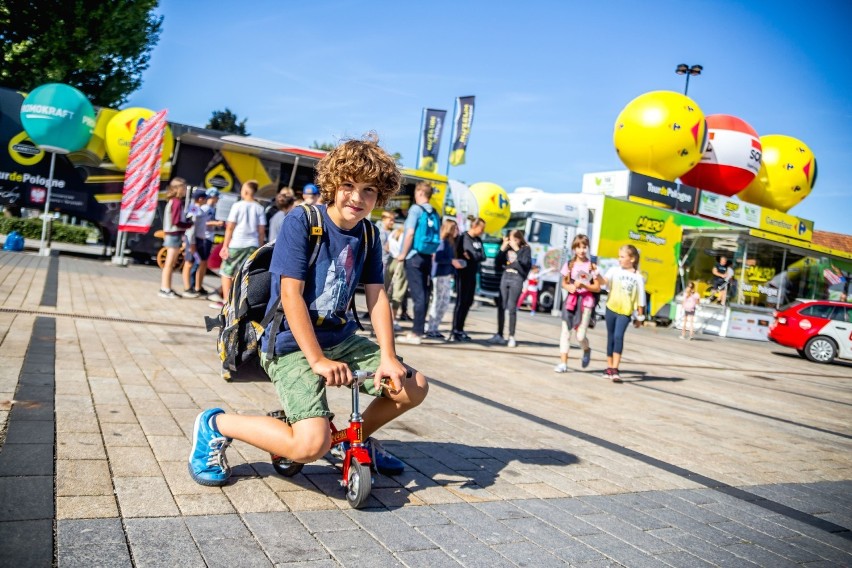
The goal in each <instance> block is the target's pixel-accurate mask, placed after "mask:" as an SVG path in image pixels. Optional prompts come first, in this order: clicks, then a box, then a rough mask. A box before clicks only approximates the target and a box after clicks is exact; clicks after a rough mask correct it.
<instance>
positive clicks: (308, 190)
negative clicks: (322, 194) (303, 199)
mask: <svg viewBox="0 0 852 568" xmlns="http://www.w3.org/2000/svg"><path fill="white" fill-rule="evenodd" d="M318 193H319V188H318V187H317V186H315V185H314V184H312V183H309V184H307V185H306V186H305V187H303V188H302V195H316V194H318Z"/></svg>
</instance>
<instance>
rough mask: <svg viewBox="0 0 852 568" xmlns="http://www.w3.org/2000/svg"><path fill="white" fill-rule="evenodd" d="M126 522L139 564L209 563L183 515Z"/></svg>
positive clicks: (146, 565)
mask: <svg viewBox="0 0 852 568" xmlns="http://www.w3.org/2000/svg"><path fill="white" fill-rule="evenodd" d="M125 523H126V527H127V529H126V530H127V539H128V541H129V543H130V550H131V552H132V553H133V561H134V563H135V564H136V566H138V567H143V566H144V567H159V566H162V567H163V568H170V567H173V566H186V567H195V566H198V567H203V566H205V562H204V559H203V558H202V556H201V552H200V551H199V550H198V546H197V545H196V543H195V541H194V540H193V538H192V535H191V534H190V532H189V529H187V528H186V524H185V523H184V521H183V519H181V518H166V519H127V521H125Z"/></svg>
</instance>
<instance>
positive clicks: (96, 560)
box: [58, 544, 133, 568]
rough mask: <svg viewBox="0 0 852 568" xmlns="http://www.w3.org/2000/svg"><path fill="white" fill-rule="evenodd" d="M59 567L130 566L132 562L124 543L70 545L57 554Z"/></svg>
mask: <svg viewBox="0 0 852 568" xmlns="http://www.w3.org/2000/svg"><path fill="white" fill-rule="evenodd" d="M58 556H59V559H58V565H59V568H94V567H96V566H97V567H103V568H125V567H127V568H130V567H132V566H133V563H132V562H131V560H130V553H129V552H128V551H127V545H126V544H98V545H92V546H72V547H69V548H65V549H63V550H62V551H61V552H60V553H59V554H58Z"/></svg>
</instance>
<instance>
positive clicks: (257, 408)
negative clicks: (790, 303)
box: [0, 253, 852, 568]
mask: <svg viewBox="0 0 852 568" xmlns="http://www.w3.org/2000/svg"><path fill="white" fill-rule="evenodd" d="M176 280H177V278H176ZM158 282H159V271H158V270H157V269H156V268H155V267H147V266H130V267H118V266H114V265H111V264H109V263H105V262H103V261H102V260H93V259H89V258H79V257H74V256H68V255H63V256H52V257H39V256H36V255H33V254H21V253H0V566H16V567H17V566H52V565H58V566H60V567H65V566H69V567H70V566H86V567H89V566H110V567H112V566H300V567H301V566H304V567H317V568H319V567H331V566H365V565H370V566H410V567H416V566H429V567H441V566H459V565H461V566H488V567H489V568H493V567H495V566H565V565H573V566H589V567H592V566H630V567H632V566H689V567H692V566H768V567H775V566H809V567H811V566H813V567H816V566H850V565H852V532H850V529H852V452H851V451H850V449H852V443H851V442H852V422H851V421H850V416H852V413H850V407H852V365H849V364H845V363H837V364H834V365H830V366H821V365H815V364H811V363H809V362H807V361H805V360H803V359H800V358H799V357H798V356H796V355H795V353H791V352H790V351H788V350H786V349H782V348H779V347H777V346H774V345H771V344H766V343H758V342H747V341H738V340H726V339H720V338H716V337H705V336H700V337H699V339H698V340H696V341H693V342H683V341H679V340H678V339H677V337H676V335H677V333H676V332H675V331H674V330H671V329H663V328H650V327H646V328H643V329H640V330H634V329H631V330H629V331H628V334H627V338H626V342H625V345H626V346H625V354H624V363H623V365H622V375H623V377H624V379H625V382H624V383H623V384H621V385H617V384H613V383H610V382H607V381H605V380H604V379H602V378H601V377H600V372H601V370H602V368H603V366H604V356H603V353H602V352H601V348H602V346H603V340H604V330H603V329H601V327H602V326H599V327H598V328H596V329H594V330H592V331H591V332H590V339H591V343H592V348H593V350H594V352H593V356H592V364H591V365H590V367H589V368H588V369H585V370H584V369H581V368H580V366H579V362H578V358H577V355H578V354H579V350H573V351H572V357H571V360H570V363H569V366H570V367H571V369H572V371H571V372H570V373H567V374H555V373H553V371H552V368H553V365H554V364H555V363H556V362H557V356H556V355H557V351H558V331H559V328H558V321H557V320H556V319H555V318H550V317H548V316H543V315H541V314H539V315H538V316H536V317H534V318H533V317H530V315H529V314H528V313H526V312H522V313H521V314H519V317H518V319H519V324H518V334H517V338H518V340H519V345H518V347H517V348H514V349H509V348H506V347H492V346H487V345H486V344H485V343H484V339H486V338H487V337H489V336H490V335H491V334H492V333H493V331H494V325H495V313H494V309H493V307H487V306H479V307H477V308H476V309H475V310H474V311H473V312H472V313H471V316H470V324H469V326H468V327H469V329H468V332H469V333H470V334H471V335H472V336H473V337H474V339H475V340H476V341H474V342H473V343H471V344H442V343H438V342H426V343H424V344H423V345H420V346H409V345H400V346H399V347H398V349H399V352H400V354H402V355H403V356H404V357H405V360H406V361H407V362H409V363H411V364H412V365H414V366H415V367H417V368H419V369H421V370H423V371H424V372H425V373H426V374H427V375H428V376H429V377H430V378H431V389H430V394H429V397H428V398H427V400H426V402H424V404H423V405H422V406H421V407H420V408H418V409H416V410H414V411H412V412H411V413H409V414H407V415H406V416H403V417H402V418H401V419H399V420H398V421H396V422H395V423H393V424H391V425H389V426H388V427H386V428H385V429H384V430H383V431H381V432H380V435H379V437H380V438H381V439H382V440H383V442H384V443H385V446H386V447H387V448H388V449H390V451H392V452H393V453H394V454H395V455H397V456H399V457H400V458H401V459H402V460H403V461H404V462H405V463H406V465H407V467H406V470H405V472H404V473H403V474H402V475H400V476H398V477H394V478H389V477H384V476H376V477H375V479H374V486H373V491H372V494H371V497H370V501H369V503H368V507H367V508H364V509H361V510H352V509H350V508H349V506H348V505H347V503H346V501H345V499H344V496H343V492H342V489H341V488H340V487H339V485H338V483H337V480H338V478H339V473H338V471H337V469H336V468H335V467H334V464H333V463H332V462H330V461H321V462H317V463H314V464H309V465H307V466H306V467H305V468H304V469H303V471H302V472H301V473H300V474H298V475H297V476H295V477H293V478H283V477H280V476H278V475H277V474H275V472H274V471H273V469H272V467H271V465H270V464H269V457H268V455H267V454H264V453H263V452H260V451H258V450H256V449H253V448H251V447H249V446H247V445H245V444H241V443H239V442H235V443H234V444H233V446H232V447H231V448H230V449H229V450H228V458H229V461H230V462H231V464H232V466H234V476H233V478H232V480H231V482H229V484H228V485H226V486H225V487H223V488H209V487H202V486H199V485H196V484H195V483H194V482H192V480H191V479H190V478H189V476H188V474H187V472H186V456H187V455H188V453H189V447H190V440H189V433H190V430H191V428H192V424H193V420H194V418H195V416H196V414H197V413H198V412H199V410H200V409H203V408H208V407H211V406H214V405H216V406H221V407H222V408H224V409H226V411H228V412H240V413H248V414H260V413H265V412H267V411H269V410H272V409H274V408H276V406H277V403H276V396H275V393H274V390H273V388H272V386H271V384H269V383H267V382H259V381H258V382H233V383H226V382H223V381H222V380H221V379H220V376H219V366H218V359H217V357H216V355H215V340H214V337H213V335H212V334H208V333H206V332H205V331H204V327H203V323H202V317H203V316H204V315H211V314H212V312H213V310H211V309H210V308H208V306H207V302H206V301H202V300H167V299H162V298H159V297H158V296H157V289H158V287H159V286H158ZM205 287H207V288H208V289H209V288H212V287H215V278H213V277H212V276H209V277H208V282H207V283H206V284H205ZM330 402H331V404H332V407H333V409H334V410H335V411H336V412H337V414H338V416H341V417H345V416H346V415H347V413H348V392H347V391H345V389H344V390H340V391H337V390H335V391H333V392H331V393H330ZM365 403H366V401H365ZM329 459H330V460H331V459H332V458H329Z"/></svg>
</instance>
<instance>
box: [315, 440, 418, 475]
mask: <svg viewBox="0 0 852 568" xmlns="http://www.w3.org/2000/svg"><path fill="white" fill-rule="evenodd" d="M364 448H365V449H366V450H367V452H369V454H370V461H372V462H373V469H375V470H376V471H378V472H379V473H381V474H382V475H400V474H402V472H403V471H405V464H404V463H403V462H402V461H400V460H399V459H398V458H396V457H395V456H393V455H391V454H389V453H388V452H387V450H385V449H384V447H382V445H381V443H379V441H378V440H376V439H375V438H372V437H371V438H367V439H366V440H364ZM348 449H349V442H341V443H339V444H337V445H336V446H332V447H331V452H330V453H331V455H332V456H334V457H336V458H337V459H339V460H341V461H343V459H345V458H346V450H348Z"/></svg>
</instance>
